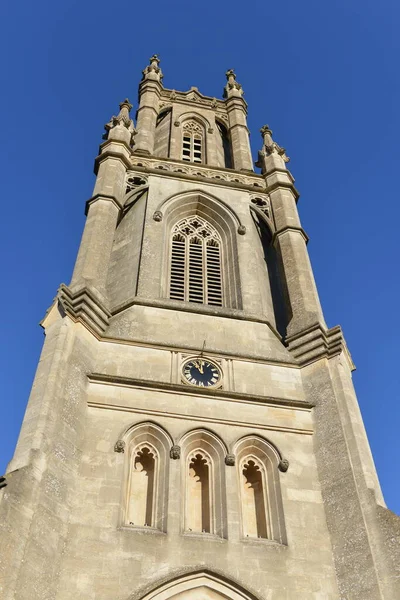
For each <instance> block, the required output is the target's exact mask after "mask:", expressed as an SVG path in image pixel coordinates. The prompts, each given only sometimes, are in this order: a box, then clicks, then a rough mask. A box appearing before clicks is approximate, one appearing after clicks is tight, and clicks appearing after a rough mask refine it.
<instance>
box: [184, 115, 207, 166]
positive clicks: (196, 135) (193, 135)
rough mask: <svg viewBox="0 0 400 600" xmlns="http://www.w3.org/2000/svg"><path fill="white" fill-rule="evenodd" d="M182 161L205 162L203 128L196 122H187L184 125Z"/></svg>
mask: <svg viewBox="0 0 400 600" xmlns="http://www.w3.org/2000/svg"><path fill="white" fill-rule="evenodd" d="M182 129H183V137H182V160H185V161H187V162H195V163H201V162H204V160H203V155H204V135H203V128H202V127H201V125H199V123H197V122H196V121H194V120H192V119H191V120H188V121H185V123H184V124H183V127H182Z"/></svg>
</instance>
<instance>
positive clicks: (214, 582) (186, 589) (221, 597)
mask: <svg viewBox="0 0 400 600" xmlns="http://www.w3.org/2000/svg"><path fill="white" fill-rule="evenodd" d="M172 598H173V599H174V600H227V598H229V599H230V600H258V598H257V596H255V595H254V594H253V593H251V592H249V591H248V590H246V589H245V588H244V587H243V586H241V585H240V584H239V583H236V582H235V581H233V580H232V579H230V578H228V577H226V576H225V574H222V573H217V572H216V571H215V570H211V569H207V568H204V567H202V568H199V569H197V570H194V571H191V572H189V573H188V570H187V569H182V570H181V571H180V572H177V573H175V574H174V576H172V577H170V578H164V580H163V581H162V582H159V583H158V584H156V585H155V586H151V587H150V589H148V588H147V589H146V591H145V593H144V594H143V592H142V591H141V590H139V591H138V592H136V593H134V594H133V595H132V596H130V598H129V600H170V599H172Z"/></svg>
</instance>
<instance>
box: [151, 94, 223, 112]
mask: <svg viewBox="0 0 400 600" xmlns="http://www.w3.org/2000/svg"><path fill="white" fill-rule="evenodd" d="M161 99H163V100H168V101H169V102H178V103H180V104H186V105H188V106H197V107H199V108H200V107H201V108H209V109H214V110H220V111H223V112H224V113H225V112H226V104H225V100H221V99H219V98H212V97H211V96H204V94H202V93H201V92H199V90H198V89H197V88H192V89H190V90H188V91H187V92H179V91H176V90H168V89H166V88H163V89H162V90H161Z"/></svg>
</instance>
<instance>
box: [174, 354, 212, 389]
mask: <svg viewBox="0 0 400 600" xmlns="http://www.w3.org/2000/svg"><path fill="white" fill-rule="evenodd" d="M182 376H183V379H184V380H185V382H187V383H190V384H191V385H198V386H199V387H215V386H216V385H218V384H219V383H220V381H221V370H220V368H219V367H217V365H216V364H215V363H213V362H211V361H210V360H208V359H207V358H202V357H201V356H199V357H198V358H191V359H190V360H188V361H186V362H185V363H184V364H183V367H182Z"/></svg>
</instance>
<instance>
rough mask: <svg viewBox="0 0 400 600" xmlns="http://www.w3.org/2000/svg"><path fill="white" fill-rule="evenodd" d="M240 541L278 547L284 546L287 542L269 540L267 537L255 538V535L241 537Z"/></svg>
mask: <svg viewBox="0 0 400 600" xmlns="http://www.w3.org/2000/svg"><path fill="white" fill-rule="evenodd" d="M240 541H241V542H244V543H245V544H254V545H264V546H276V547H278V548H286V547H287V544H283V543H282V542H277V541H276V540H269V539H267V538H255V537H242V538H240Z"/></svg>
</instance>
